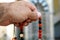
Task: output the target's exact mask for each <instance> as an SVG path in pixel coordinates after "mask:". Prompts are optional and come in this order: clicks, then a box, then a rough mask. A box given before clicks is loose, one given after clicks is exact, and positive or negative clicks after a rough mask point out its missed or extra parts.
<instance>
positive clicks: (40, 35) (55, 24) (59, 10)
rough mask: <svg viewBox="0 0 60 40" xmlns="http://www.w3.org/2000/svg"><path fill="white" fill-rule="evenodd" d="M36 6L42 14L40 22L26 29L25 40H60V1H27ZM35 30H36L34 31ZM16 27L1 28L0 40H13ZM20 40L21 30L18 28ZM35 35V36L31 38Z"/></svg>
mask: <svg viewBox="0 0 60 40" xmlns="http://www.w3.org/2000/svg"><path fill="white" fill-rule="evenodd" d="M15 1H17V0H0V2H1V3H2V2H8V3H9V2H15ZM25 1H28V2H30V3H32V4H34V5H35V6H36V7H37V9H38V11H39V12H40V13H41V18H39V20H38V22H37V21H36V22H32V24H30V25H28V26H27V27H25V28H24V33H25V37H24V38H25V39H24V40H41V39H42V40H60V0H25ZM33 29H34V30H33ZM13 35H14V25H13V24H11V25H8V26H7V27H1V26H0V40H12V38H13ZM15 35H16V36H17V38H18V40H23V39H19V38H20V37H19V36H20V30H19V28H17V27H16V32H15ZM31 35H33V36H31Z"/></svg>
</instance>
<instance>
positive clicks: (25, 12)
mask: <svg viewBox="0 0 60 40" xmlns="http://www.w3.org/2000/svg"><path fill="white" fill-rule="evenodd" d="M0 9H1V10H0V25H2V26H7V25H9V24H15V25H16V26H17V25H18V23H20V24H21V23H24V26H25V25H27V24H28V23H30V22H32V21H36V20H37V18H38V17H37V9H36V7H35V6H34V5H32V4H30V3H28V2H25V1H16V2H13V3H3V4H2V3H1V4H0Z"/></svg>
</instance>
